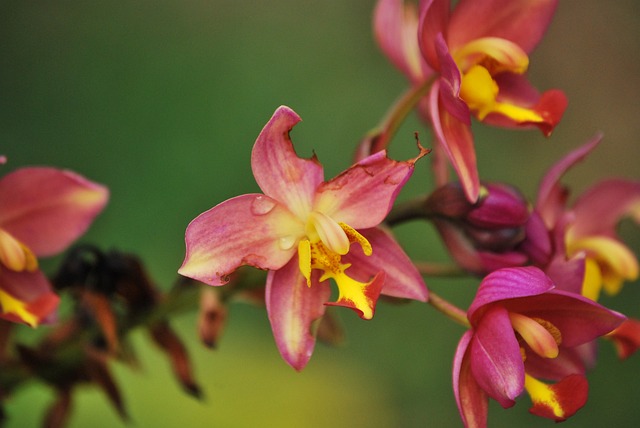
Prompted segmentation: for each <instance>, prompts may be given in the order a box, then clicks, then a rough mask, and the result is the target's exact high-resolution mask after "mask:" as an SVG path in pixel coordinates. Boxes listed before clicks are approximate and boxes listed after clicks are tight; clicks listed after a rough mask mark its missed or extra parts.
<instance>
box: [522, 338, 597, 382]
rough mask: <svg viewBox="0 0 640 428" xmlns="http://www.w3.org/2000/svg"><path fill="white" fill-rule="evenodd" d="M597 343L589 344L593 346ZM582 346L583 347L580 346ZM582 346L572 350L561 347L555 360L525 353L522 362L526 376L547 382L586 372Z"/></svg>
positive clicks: (533, 353)
mask: <svg viewBox="0 0 640 428" xmlns="http://www.w3.org/2000/svg"><path fill="white" fill-rule="evenodd" d="M596 343H597V342H589V343H588V344H586V345H588V346H590V345H591V344H593V345H595V344H596ZM582 346H584V345H582ZM582 346H575V347H573V348H566V347H561V348H560V353H559V354H558V356H557V357H556V358H544V357H541V356H539V355H538V354H536V353H535V352H527V359H526V361H525V362H524V366H525V370H526V372H527V374H529V375H531V376H533V377H535V378H542V379H548V380H554V381H558V380H560V379H562V378H564V377H567V376H569V375H570V374H574V373H580V374H583V373H585V372H586V368H585V364H584V360H583V354H584V351H583V349H581V348H582Z"/></svg>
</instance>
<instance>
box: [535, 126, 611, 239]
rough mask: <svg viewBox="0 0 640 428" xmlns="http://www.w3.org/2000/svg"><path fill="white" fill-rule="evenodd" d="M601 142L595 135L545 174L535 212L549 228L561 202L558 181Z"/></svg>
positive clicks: (600, 136)
mask: <svg viewBox="0 0 640 428" xmlns="http://www.w3.org/2000/svg"><path fill="white" fill-rule="evenodd" d="M601 140H602V134H597V135H596V136H594V137H593V138H592V139H591V140H589V141H588V142H587V143H586V144H584V145H582V146H580V147H578V148H577V149H575V150H573V151H571V152H570V153H569V154H567V155H566V156H564V157H563V158H562V159H560V160H559V161H558V162H556V163H555V164H554V165H553V166H552V167H551V168H550V169H549V170H548V171H547V173H546V174H545V176H544V178H543V179H542V182H541V183H540V187H539V189H538V197H537V199H536V204H535V207H536V210H537V211H538V212H539V213H540V215H541V216H542V218H543V219H544V221H545V224H547V226H548V227H549V228H552V227H553V226H554V225H555V222H556V217H557V215H556V214H555V213H557V212H558V205H559V204H560V203H561V202H563V201H562V200H561V199H560V198H558V196H559V195H561V194H562V192H559V190H558V188H559V187H560V179H561V178H562V176H563V175H564V174H565V173H566V172H567V171H568V170H569V169H570V168H571V167H573V166H574V165H575V164H577V163H578V162H580V161H582V160H583V159H584V158H585V157H586V156H587V155H588V154H589V153H591V151H592V150H593V149H595V148H596V146H597V145H598V144H599V143H600V141H601Z"/></svg>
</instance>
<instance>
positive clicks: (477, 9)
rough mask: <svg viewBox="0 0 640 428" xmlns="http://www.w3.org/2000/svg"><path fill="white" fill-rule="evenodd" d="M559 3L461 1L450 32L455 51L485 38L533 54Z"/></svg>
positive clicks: (546, 0) (551, 0)
mask: <svg viewBox="0 0 640 428" xmlns="http://www.w3.org/2000/svg"><path fill="white" fill-rule="evenodd" d="M557 5H558V0H483V1H478V0H461V1H460V2H458V4H457V5H456V7H455V9H454V10H453V13H452V15H451V22H450V23H449V31H448V33H447V37H448V41H449V46H450V47H451V49H452V50H454V49H456V48H459V47H461V46H463V45H465V44H466V43H467V42H470V41H471V40H475V39H479V38H481V37H488V36H491V37H500V38H503V39H506V40H510V41H512V42H514V43H516V44H518V45H520V47H521V48H522V49H523V50H524V51H526V52H531V51H532V50H533V49H534V48H535V46H536V45H537V44H538V42H540V40H541V39H542V36H543V35H544V33H545V32H546V30H547V27H548V26H549V24H550V23H551V18H553V14H554V13H555V10H556V7H557Z"/></svg>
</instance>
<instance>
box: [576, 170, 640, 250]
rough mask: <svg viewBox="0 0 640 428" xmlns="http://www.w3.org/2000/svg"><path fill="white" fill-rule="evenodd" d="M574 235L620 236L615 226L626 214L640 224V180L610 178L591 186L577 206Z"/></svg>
mask: <svg viewBox="0 0 640 428" xmlns="http://www.w3.org/2000/svg"><path fill="white" fill-rule="evenodd" d="M573 211H574V213H575V216H576V217H575V221H574V223H573V224H572V226H571V235H572V237H575V238H577V237H581V236H589V235H606V236H610V237H614V236H616V233H615V228H616V226H617V225H618V223H619V222H620V220H622V219H623V218H624V217H626V216H630V217H632V218H633V219H635V221H636V222H638V223H640V181H634V180H623V179H615V178H614V179H609V180H604V181H601V182H599V183H598V184H596V185H594V186H592V187H591V188H589V189H588V190H587V191H586V192H584V193H583V194H582V195H581V196H580V197H579V198H578V200H577V201H576V203H575V204H574V206H573Z"/></svg>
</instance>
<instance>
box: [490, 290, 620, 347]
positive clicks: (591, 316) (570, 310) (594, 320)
mask: <svg viewBox="0 0 640 428" xmlns="http://www.w3.org/2000/svg"><path fill="white" fill-rule="evenodd" d="M502 305H503V306H504V307H505V308H507V309H508V310H509V311H511V312H517V313H520V314H522V315H526V316H528V317H530V318H541V319H544V320H546V321H548V322H550V323H552V324H553V325H554V326H556V327H557V328H558V330H560V332H561V333H562V346H568V347H571V346H577V345H582V344H583V343H587V342H590V341H592V340H594V339H596V338H598V337H600V336H603V335H605V334H607V333H609V332H611V331H613V330H614V329H615V328H616V327H618V326H619V325H620V324H621V323H622V322H623V321H624V320H625V319H626V317H625V316H624V315H622V314H620V313H617V312H614V311H612V310H610V309H607V308H605V307H604V306H601V305H599V304H598V303H596V302H594V301H592V300H589V299H587V298H586V297H582V296H579V295H576V294H575V293H570V292H566V291H561V290H551V291H549V292H547V293H544V294H541V295H536V296H533V295H532V296H529V297H527V298H524V299H512V300H505V301H504V302H503V303H502Z"/></svg>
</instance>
